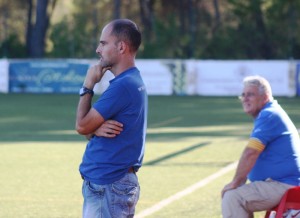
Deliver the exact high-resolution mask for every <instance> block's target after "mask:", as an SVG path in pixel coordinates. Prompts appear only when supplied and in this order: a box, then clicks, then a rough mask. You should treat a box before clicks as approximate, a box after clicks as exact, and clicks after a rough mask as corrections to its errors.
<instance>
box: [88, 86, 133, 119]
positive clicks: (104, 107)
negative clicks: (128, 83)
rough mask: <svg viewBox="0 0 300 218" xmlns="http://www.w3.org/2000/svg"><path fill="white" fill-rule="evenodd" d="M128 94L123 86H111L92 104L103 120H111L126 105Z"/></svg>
mask: <svg viewBox="0 0 300 218" xmlns="http://www.w3.org/2000/svg"><path fill="white" fill-rule="evenodd" d="M128 98H129V97H128V92H127V91H126V88H124V86H123V85H118V86H116V85H111V86H109V87H108V89H107V90H106V91H105V92H104V93H103V94H102V95H101V97H100V98H99V99H98V100H97V101H96V102H95V103H94V105H93V107H94V109H96V110H97V111H98V112H99V113H100V114H101V115H102V116H103V118H104V119H105V120H108V119H113V118H114V116H115V115H116V114H118V113H119V111H121V110H122V109H123V108H124V107H126V105H127V104H128Z"/></svg>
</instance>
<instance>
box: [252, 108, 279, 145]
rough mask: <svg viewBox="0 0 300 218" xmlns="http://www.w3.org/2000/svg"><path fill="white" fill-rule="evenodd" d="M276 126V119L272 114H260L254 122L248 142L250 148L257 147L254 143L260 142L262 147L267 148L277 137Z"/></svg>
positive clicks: (265, 112)
mask: <svg viewBox="0 0 300 218" xmlns="http://www.w3.org/2000/svg"><path fill="white" fill-rule="evenodd" d="M277 124H278V119H277V117H276V116H274V114H272V113H270V112H267V111H264V112H262V113H260V114H259V116H258V117H257V118H256V119H255V121H254V128H253V131H252V133H251V136H250V142H249V143H250V144H251V146H253V147H256V146H257V144H256V142H255V141H257V142H260V143H261V144H262V145H264V146H268V144H269V142H271V141H273V140H274V138H275V137H277V135H278V134H277V132H278V125H277ZM276 128H277V129H276ZM254 144H255V145H254ZM258 147H260V146H258Z"/></svg>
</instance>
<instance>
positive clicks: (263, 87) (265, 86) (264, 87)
mask: <svg viewBox="0 0 300 218" xmlns="http://www.w3.org/2000/svg"><path fill="white" fill-rule="evenodd" d="M243 83H244V86H256V87H257V88H258V92H259V94H260V95H263V94H266V95H267V96H268V97H269V100H273V95H272V89H271V86H270V83H269V82H268V80H266V79H265V78H264V77H261V76H258V75H256V76H247V77H245V78H244V81H243Z"/></svg>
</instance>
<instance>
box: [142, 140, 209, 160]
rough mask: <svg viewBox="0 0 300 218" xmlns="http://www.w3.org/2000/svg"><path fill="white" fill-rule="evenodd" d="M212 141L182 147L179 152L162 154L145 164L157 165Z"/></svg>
mask: <svg viewBox="0 0 300 218" xmlns="http://www.w3.org/2000/svg"><path fill="white" fill-rule="evenodd" d="M209 144H210V143H209V142H205V143H200V144H196V145H193V146H190V147H188V148H185V149H182V150H180V151H177V152H174V153H171V154H167V155H165V156H162V157H159V158H157V159H155V160H152V161H148V162H145V163H144V166H152V165H156V164H158V163H160V162H162V161H165V160H168V159H171V158H174V157H177V156H179V155H182V154H185V153H188V152H191V151H193V150H195V149H198V148H201V147H203V146H206V145H209Z"/></svg>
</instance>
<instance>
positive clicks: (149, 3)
mask: <svg viewBox="0 0 300 218" xmlns="http://www.w3.org/2000/svg"><path fill="white" fill-rule="evenodd" d="M153 5H154V0H140V14H141V20H142V23H143V26H144V34H143V35H144V36H145V39H146V40H150V39H151V38H152V34H153V33H152V32H153Z"/></svg>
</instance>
